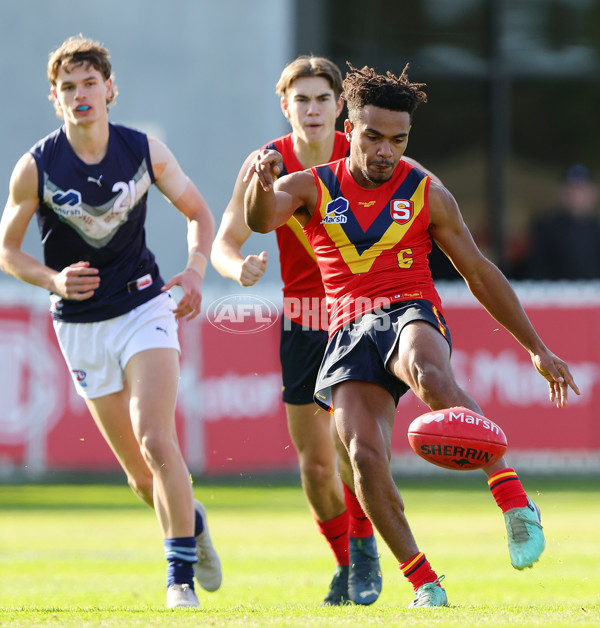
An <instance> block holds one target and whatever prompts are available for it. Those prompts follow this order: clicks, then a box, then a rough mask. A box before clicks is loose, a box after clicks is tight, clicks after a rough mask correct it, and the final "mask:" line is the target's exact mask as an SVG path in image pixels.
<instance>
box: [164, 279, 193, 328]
mask: <svg viewBox="0 0 600 628" xmlns="http://www.w3.org/2000/svg"><path fill="white" fill-rule="evenodd" d="M173 286H180V287H181V289H182V290H183V296H182V297H181V299H179V303H178V304H177V307H176V308H175V309H174V310H173V314H175V318H185V320H187V321H191V320H192V319H193V318H196V316H198V314H200V307H201V303H202V276H201V275H200V273H199V272H197V271H196V270H195V269H194V268H190V267H188V268H186V269H185V270H183V271H181V272H180V273H177V274H176V275H175V276H174V277H173V278H171V279H170V280H169V281H167V283H166V284H165V285H164V286H163V287H162V291H163V292H166V291H167V290H170V289H171V288H172V287H173Z"/></svg>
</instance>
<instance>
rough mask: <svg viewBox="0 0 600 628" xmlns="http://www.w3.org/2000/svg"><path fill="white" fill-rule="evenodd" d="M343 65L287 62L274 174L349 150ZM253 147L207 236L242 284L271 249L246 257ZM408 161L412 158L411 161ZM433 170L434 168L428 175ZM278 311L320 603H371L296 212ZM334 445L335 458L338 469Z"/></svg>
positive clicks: (317, 304)
mask: <svg viewBox="0 0 600 628" xmlns="http://www.w3.org/2000/svg"><path fill="white" fill-rule="evenodd" d="M341 91H342V73H341V71H340V69H339V68H338V67H337V65H336V64H334V63H333V62H332V61H330V60H329V59H325V58H323V57H316V56H305V55H302V56H300V57H298V58H297V59H295V60H294V61H292V62H291V63H290V64H288V65H287V66H286V67H285V68H284V70H283V71H282V73H281V76H280V79H279V81H278V83H277V86H276V92H277V94H278V95H279V96H280V98H281V100H280V103H281V110H282V112H283V115H284V116H285V117H286V118H287V120H288V121H289V123H290V125H291V129H292V130H291V133H289V134H287V135H285V136H283V137H280V138H277V139H276V140H273V141H272V142H270V143H268V144H267V145H266V147H269V148H274V149H276V150H277V151H278V152H280V153H281V154H282V156H283V162H282V169H281V170H280V172H279V173H278V176H280V177H281V176H284V175H286V174H288V173H290V172H297V171H301V170H304V169H305V168H310V167H311V166H315V165H318V164H322V163H326V162H329V161H333V160H336V159H340V158H342V157H345V156H346V155H347V154H348V151H349V148H350V145H349V143H348V140H347V139H346V137H345V135H344V134H343V133H340V132H337V131H336V130H335V122H336V119H337V118H338V116H339V115H340V114H341V112H342V109H343V101H342V99H341V97H340V96H341ZM257 154H258V151H254V152H252V153H251V154H250V155H249V156H248V157H247V158H246V160H245V161H244V164H243V165H242V167H241V169H240V171H239V174H238V177H237V180H236V182H235V186H234V189H233V194H232V197H231V200H230V201H229V204H228V205H227V208H226V210H225V212H224V214H223V218H222V221H221V226H220V228H219V231H218V233H217V236H216V238H215V241H214V243H213V248H212V253H211V261H212V264H213V266H214V267H215V268H216V269H217V270H218V271H219V273H221V275H223V276H224V277H228V278H230V279H233V280H234V281H237V282H238V283H239V284H240V285H242V286H252V285H254V284H255V283H256V282H257V281H258V280H259V279H260V278H261V277H262V275H263V274H264V272H265V269H266V265H267V253H266V251H263V252H261V253H260V254H258V255H254V254H250V255H244V254H243V253H242V247H243V245H244V243H245V242H246V240H247V239H248V238H249V237H250V234H251V230H250V229H249V228H248V226H247V225H246V223H245V221H244V193H245V191H246V188H247V183H246V182H244V181H243V178H244V175H245V174H246V172H247V170H248V168H249V167H250V164H251V163H252V161H253V160H254V159H255V157H256V155H257ZM408 161H410V163H412V164H415V165H418V164H417V162H415V161H413V160H408ZM432 176H433V175H432ZM276 235H277V243H278V247H279V260H280V268H281V277H282V279H283V284H284V285H283V296H284V315H283V317H282V329H281V345H280V359H281V366H282V378H283V401H284V403H285V409H286V415H287V421H288V428H289V432H290V435H291V437H292V441H293V443H294V447H295V449H296V451H297V454H298V460H299V465H300V475H301V481H302V486H303V489H304V493H305V495H306V499H307V501H308V504H309V506H310V509H311V511H312V514H313V516H314V518H315V520H316V522H317V525H318V527H319V529H320V530H321V532H322V534H323V535H324V536H325V537H326V539H327V540H328V542H329V544H330V546H331V548H332V550H333V553H334V555H335V558H336V562H337V569H336V573H335V575H334V578H333V580H332V582H331V585H330V589H329V591H328V593H327V595H326V597H325V600H324V604H327V605H339V604H344V603H346V602H347V601H348V600H350V601H353V602H355V603H357V604H371V603H373V602H374V601H375V600H376V599H377V597H378V596H379V592H380V591H381V572H380V567H379V560H378V556H377V547H376V544H375V537H374V536H373V528H372V525H371V522H370V521H369V519H368V518H367V517H366V515H365V514H364V512H363V511H362V508H361V506H360V504H359V502H358V500H357V499H356V497H355V495H354V484H353V474H352V469H351V467H350V464H349V460H348V458H347V455H346V450H345V448H344V447H343V446H342V445H341V442H340V440H339V437H338V436H337V432H336V431H335V427H334V428H333V430H332V429H331V420H330V419H331V417H330V415H329V414H328V413H327V412H326V411H324V410H323V409H321V408H320V407H319V406H318V405H316V404H315V403H314V400H313V394H314V388H315V380H316V375H317V372H318V369H319V365H320V363H321V359H322V357H323V353H324V351H325V347H326V346H327V331H326V330H327V313H326V311H325V307H324V301H325V292H324V290H323V283H322V280H321V273H320V271H319V267H318V265H317V262H316V259H315V256H314V253H313V252H312V249H311V248H310V245H309V243H308V241H307V239H306V236H305V235H304V233H303V232H302V229H301V228H300V226H299V224H298V223H297V221H296V220H294V219H292V220H290V221H289V222H288V223H286V224H283V225H281V226H280V227H279V228H278V229H277V231H276ZM336 445H337V446H338V448H339V451H340V454H341V457H340V465H339V475H340V476H341V480H342V481H341V482H340V478H339V477H338V468H337V455H336Z"/></svg>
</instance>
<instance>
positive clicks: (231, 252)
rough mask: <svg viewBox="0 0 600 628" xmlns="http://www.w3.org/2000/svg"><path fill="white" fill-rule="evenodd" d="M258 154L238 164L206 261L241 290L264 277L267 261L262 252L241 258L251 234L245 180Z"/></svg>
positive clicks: (256, 152) (251, 155)
mask: <svg viewBox="0 0 600 628" xmlns="http://www.w3.org/2000/svg"><path fill="white" fill-rule="evenodd" d="M258 152H259V151H254V152H252V153H250V155H248V157H246V159H245V160H244V163H243V164H242V167H241V169H240V171H239V173H238V176H237V179H236V181H235V185H234V187H233V193H232V195H231V199H230V200H229V203H228V204H227V207H226V209H225V211H224V212H223V217H222V218H221V225H220V226H219V230H218V231H217V235H216V237H215V240H214V242H213V245H212V250H211V253H210V261H211V262H212V265H213V266H214V267H215V269H216V270H217V272H218V273H219V274H221V275H222V276H223V277H227V278H228V279H233V280H234V281H237V282H238V283H239V284H240V285H241V286H245V287H246V286H253V285H254V284H255V283H256V282H257V281H258V280H259V279H260V278H261V277H262V276H263V275H264V273H265V270H266V268H267V258H268V256H267V252H266V251H262V252H261V253H260V254H259V255H246V256H244V255H243V254H242V246H243V245H244V243H245V242H246V240H248V238H249V237H250V235H251V234H252V230H251V229H250V228H249V227H248V225H247V224H246V221H245V219H244V194H245V193H246V188H247V187H248V183H247V182H246V181H245V176H246V174H247V172H248V170H249V168H250V167H251V164H252V162H253V160H254V158H255V157H256V156H257V155H258Z"/></svg>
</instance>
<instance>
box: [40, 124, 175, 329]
mask: <svg viewBox="0 0 600 628" xmlns="http://www.w3.org/2000/svg"><path fill="white" fill-rule="evenodd" d="M29 152H30V153H31V155H32V156H33V158H34V159H35V162H36V165H37V170H38V197H39V199H40V204H39V207H38V209H37V212H36V213H37V221H38V225H39V228H40V232H41V236H42V244H43V252H44V261H45V263H46V265H47V266H50V267H51V268H54V269H55V270H58V271H60V270H62V269H63V268H65V267H66V266H69V265H70V264H73V263H75V262H78V261H89V262H90V265H91V266H92V267H94V268H98V269H99V271H100V286H99V288H98V289H97V290H96V292H95V294H94V296H92V297H91V298H90V299H86V300H84V301H74V300H70V299H61V298H59V297H58V296H57V295H51V302H52V310H51V311H52V316H53V318H55V319H57V320H62V321H67V322H94V321H100V320H106V319H109V318H114V317H115V316H120V315H121V314H125V313H126V312H129V311H130V310H132V309H133V308H135V307H137V306H139V305H141V304H142V303H145V302H146V301H149V300H150V299H152V298H153V297H155V296H157V295H158V294H159V293H160V289H161V287H162V286H163V285H164V284H163V281H162V279H161V277H160V275H159V270H158V266H157V265H156V262H155V259H154V255H153V254H152V253H151V252H150V250H149V249H148V248H147V246H146V238H145V230H144V223H145V219H146V200H147V196H148V188H149V187H150V186H151V185H152V184H153V183H154V173H153V171H152V164H151V161H150V149H149V146H148V138H147V136H146V135H145V134H143V133H141V132H139V131H135V130H133V129H129V128H127V127H124V126H120V125H114V124H110V125H109V142H108V150H107V152H106V155H105V156H104V158H103V159H102V161H100V162H99V163H97V164H86V163H85V162H83V161H82V160H81V159H80V158H79V157H78V156H77V155H76V154H75V152H74V151H73V149H72V147H71V145H70V144H69V141H68V139H67V136H66V133H65V129H64V127H62V128H60V129H57V130H56V131H54V132H53V133H51V134H50V135H48V136H47V137H45V138H44V139H42V140H40V141H39V142H38V143H37V144H35V146H33V147H32V148H31V150H30V151H29Z"/></svg>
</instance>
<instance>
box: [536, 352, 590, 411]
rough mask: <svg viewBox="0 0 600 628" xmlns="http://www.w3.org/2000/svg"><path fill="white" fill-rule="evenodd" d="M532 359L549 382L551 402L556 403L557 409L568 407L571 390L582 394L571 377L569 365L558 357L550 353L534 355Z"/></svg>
mask: <svg viewBox="0 0 600 628" xmlns="http://www.w3.org/2000/svg"><path fill="white" fill-rule="evenodd" d="M531 359H532V361H533V365H534V366H535V368H536V369H537V371H538V373H539V374H540V375H542V376H543V377H545V378H546V379H547V380H548V386H549V388H550V401H551V403H554V402H556V407H557V408H562V407H564V406H566V405H567V393H568V391H569V388H571V389H572V390H573V392H574V393H575V394H576V395H580V394H581V393H580V392H579V388H578V387H577V384H576V383H575V380H574V379H573V376H572V375H571V371H569V367H568V365H567V363H566V362H564V361H563V360H561V359H560V358H559V357H558V356H556V355H554V354H553V353H551V352H550V351H548V352H547V354H544V355H541V354H534V355H532V356H531Z"/></svg>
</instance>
